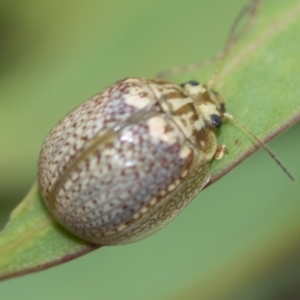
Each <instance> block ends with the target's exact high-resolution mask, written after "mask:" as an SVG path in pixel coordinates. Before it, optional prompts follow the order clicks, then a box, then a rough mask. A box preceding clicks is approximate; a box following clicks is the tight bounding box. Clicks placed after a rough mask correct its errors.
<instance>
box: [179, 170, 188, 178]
mask: <svg viewBox="0 0 300 300" xmlns="http://www.w3.org/2000/svg"><path fill="white" fill-rule="evenodd" d="M188 172H189V171H188V170H184V171H183V172H182V173H181V174H180V176H181V177H182V178H184V177H185V176H186V175H187V174H188Z"/></svg>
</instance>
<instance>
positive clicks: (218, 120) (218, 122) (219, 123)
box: [210, 115, 222, 128]
mask: <svg viewBox="0 0 300 300" xmlns="http://www.w3.org/2000/svg"><path fill="white" fill-rule="evenodd" d="M210 120H211V123H212V124H213V125H214V126H215V127H216V128H220V127H221V126H222V119H221V118H220V117H219V116H218V115H210Z"/></svg>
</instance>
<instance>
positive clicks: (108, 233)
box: [104, 230, 117, 235]
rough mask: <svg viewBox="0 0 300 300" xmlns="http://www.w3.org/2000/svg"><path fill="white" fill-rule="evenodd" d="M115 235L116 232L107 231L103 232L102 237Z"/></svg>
mask: <svg viewBox="0 0 300 300" xmlns="http://www.w3.org/2000/svg"><path fill="white" fill-rule="evenodd" d="M116 233H117V231H114V230H109V231H106V232H104V235H113V234H116Z"/></svg>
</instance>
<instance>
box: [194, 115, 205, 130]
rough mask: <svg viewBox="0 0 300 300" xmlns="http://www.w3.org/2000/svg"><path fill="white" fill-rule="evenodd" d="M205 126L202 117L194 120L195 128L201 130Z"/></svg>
mask: <svg viewBox="0 0 300 300" xmlns="http://www.w3.org/2000/svg"><path fill="white" fill-rule="evenodd" d="M204 126H205V124H204V120H203V119H202V118H199V119H198V120H196V121H195V122H194V128H195V129H197V130H201V129H202V128H203V127H204Z"/></svg>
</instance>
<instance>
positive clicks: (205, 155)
mask: <svg viewBox="0 0 300 300" xmlns="http://www.w3.org/2000/svg"><path fill="white" fill-rule="evenodd" d="M223 112H224V101H223V99H222V97H221V96H220V95H218V94H216V93H214V92H212V91H211V90H210V89H208V88H207V87H206V86H205V85H201V84H197V85H194V84H193V83H192V84H191V82H187V83H185V84H183V85H182V86H180V85H177V84H174V83H170V82H167V81H164V80H156V79H141V78H127V79H124V80H121V81H119V82H117V83H115V84H113V85H111V86H110V87H108V88H107V89H105V90H104V91H102V92H100V93H99V94H97V95H95V96H94V97H92V98H91V99H90V100H88V101H87V102H85V103H83V104H82V105H80V106H79V107H78V108H76V109H75V110H74V111H72V112H71V113H69V114H68V115H67V116H66V117H65V118H64V119H63V120H62V121H60V122H59V124H58V125H56V126H55V127H54V129H53V130H52V131H51V132H50V134H49V135H48V137H47V139H46V141H45V143H44V145H43V149H42V152H41V155H40V161H39V183H40V186H41V190H42V194H43V197H44V199H45V201H46V203H47V206H48V207H49V209H50V210H51V211H52V212H53V214H54V216H55V217H56V218H57V220H59V222H60V223H61V224H63V225H64V226H65V227H66V228H68V229H69V230H70V231H71V232H73V233H74V234H76V235H78V236H79V237H81V238H83V239H85V240H88V241H91V242H93V243H98V244H102V245H114V244H125V243H130V242H134V241H137V240H139V239H142V238H144V237H146V236H148V235H150V234H152V233H154V232H155V231H157V230H159V229H160V228H162V227H163V226H164V225H166V224H167V223H168V222H170V221H171V220H172V219H173V218H174V217H176V216H177V215H178V214H179V212H180V211H182V209H183V208H184V207H185V206H186V205H187V204H188V203H189V202H190V201H191V200H192V199H193V198H194V197H195V196H196V195H197V194H198V193H199V192H200V191H201V189H203V187H204V186H205V185H206V184H207V182H208V180H209V178H210V172H209V164H208V162H209V161H210V160H211V159H212V158H213V157H214V155H215V153H216V152H217V149H218V145H217V141H216V136H215V130H216V128H217V127H219V125H220V124H217V123H216V122H215V121H214V120H215V119H216V118H217V117H218V118H219V119H220V120H221V119H222V118H223ZM212 116H214V117H212ZM212 120H213V121H212Z"/></svg>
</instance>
